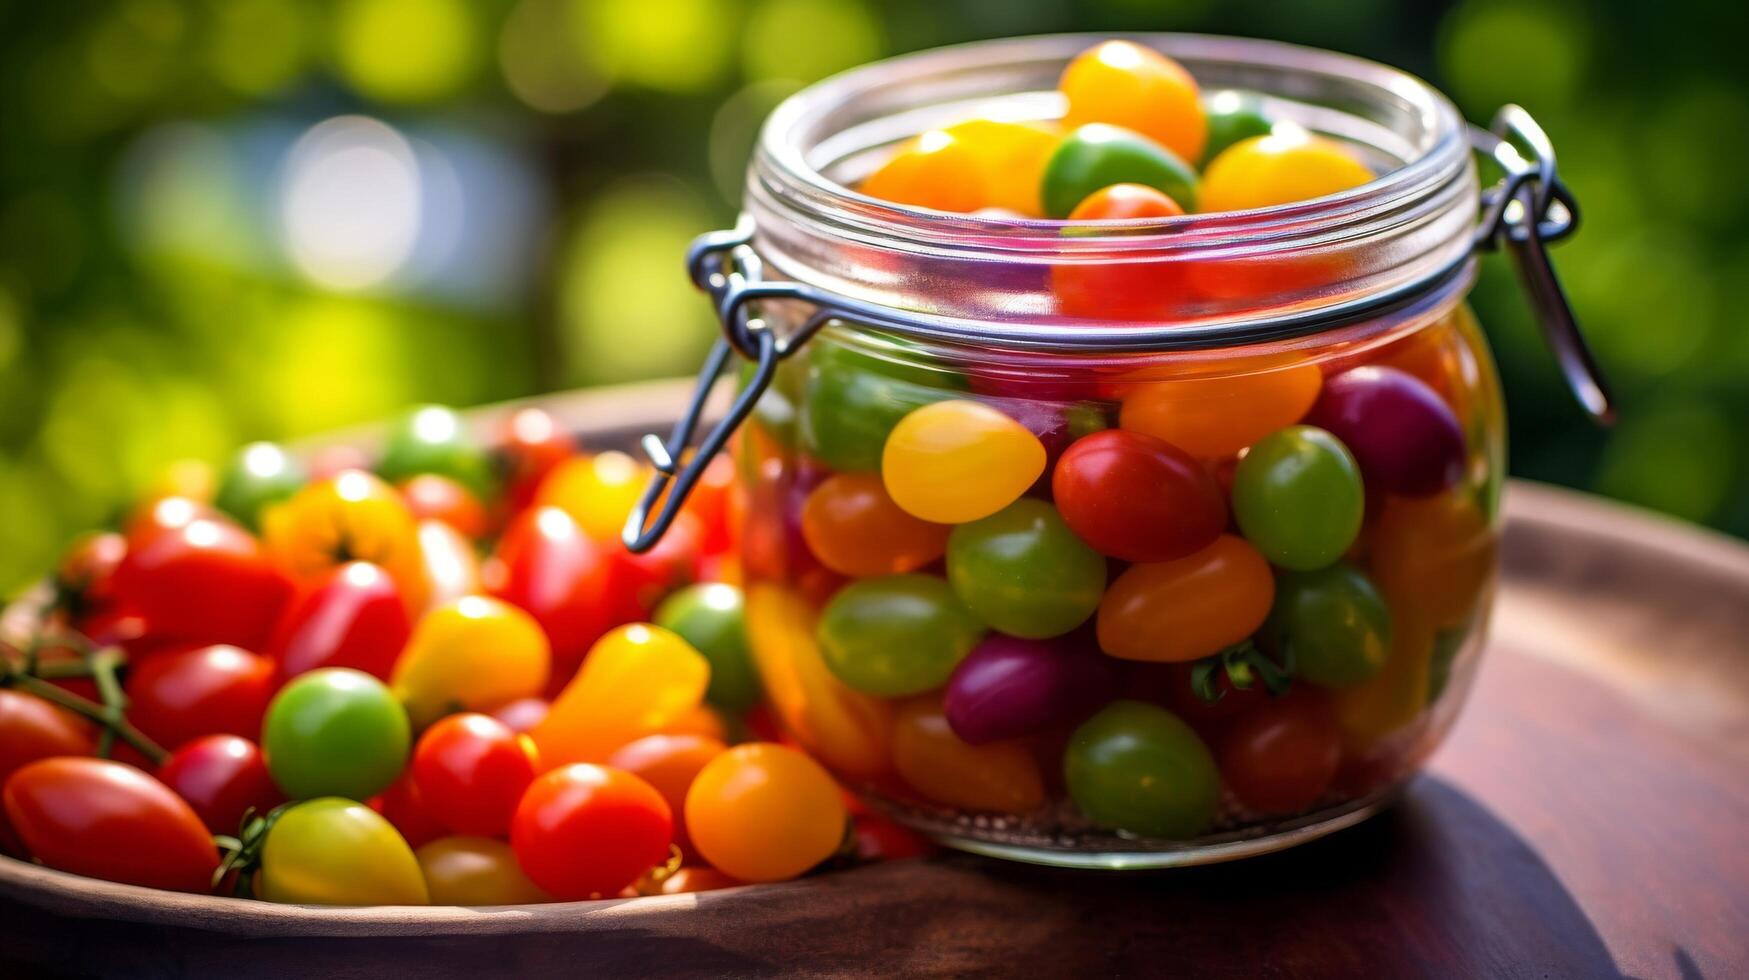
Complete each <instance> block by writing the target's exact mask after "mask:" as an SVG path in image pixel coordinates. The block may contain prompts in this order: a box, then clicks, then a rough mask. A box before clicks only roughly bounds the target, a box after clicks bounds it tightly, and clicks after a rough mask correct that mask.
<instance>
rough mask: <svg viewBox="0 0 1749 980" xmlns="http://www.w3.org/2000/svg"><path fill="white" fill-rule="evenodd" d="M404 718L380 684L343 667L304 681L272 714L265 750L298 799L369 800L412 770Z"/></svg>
mask: <svg viewBox="0 0 1749 980" xmlns="http://www.w3.org/2000/svg"><path fill="white" fill-rule="evenodd" d="M410 741H411V739H410V734H409V731H408V726H407V713H406V712H405V711H403V710H402V709H401V706H400V705H399V704H397V703H396V702H395V698H394V695H392V694H390V693H389V689H388V688H387V687H384V686H383V683H382V681H379V680H377V679H376V678H374V677H372V676H370V675H369V674H366V673H362V672H360V671H356V670H348V669H346V668H344V667H324V668H322V669H321V670H312V671H310V672H309V673H307V674H300V675H299V676H297V677H294V678H292V680H291V682H290V683H288V684H286V686H285V687H284V688H282V689H281V690H280V692H279V694H277V695H276V696H275V697H274V699H273V703H272V704H271V705H269V706H268V708H267V719H266V721H264V722H263V723H262V726H261V748H262V751H263V752H265V753H266V755H267V769H268V771H269V772H271V773H272V774H273V781H274V782H275V783H276V784H278V785H279V788H280V789H282V790H284V791H285V793H286V795H287V796H290V797H291V798H293V799H308V798H310V797H315V796H328V795H333V796H344V797H347V798H349V799H354V800H366V799H369V798H370V797H372V796H374V795H376V794H377V793H380V792H382V791H383V790H385V789H387V788H388V787H389V784H390V783H393V782H394V781H395V777H397V776H399V775H400V774H401V770H402V769H404V768H406V766H407V747H408V743H409V742H410Z"/></svg>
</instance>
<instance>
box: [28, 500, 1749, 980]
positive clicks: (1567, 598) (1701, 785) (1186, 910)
mask: <svg viewBox="0 0 1749 980" xmlns="http://www.w3.org/2000/svg"><path fill="white" fill-rule="evenodd" d="M1506 514H1507V519H1508V524H1507V537H1506V547H1505V549H1504V554H1505V580H1504V589H1503V594H1502V596H1501V599H1500V605H1499V609H1498V615H1497V617H1496V620H1495V626H1494V630H1493V633H1492V639H1491V641H1490V645H1489V649H1488V651H1487V653H1486V656H1485V660H1484V664H1483V667H1482V670H1481V674H1480V678H1479V681H1478V684H1477V688H1476V690H1475V692H1474V694H1473V696H1472V699H1471V703H1470V704H1469V706H1468V708H1467V709H1466V711H1465V713H1464V716H1463V717H1462V718H1461V720H1460V721H1459V723H1458V725H1457V728H1456V730H1455V732H1454V733H1453V735H1452V736H1451V738H1450V740H1449V741H1448V743H1447V744H1446V746H1445V747H1444V748H1443V749H1441V750H1440V752H1439V753H1438V754H1437V755H1436V756H1435V757H1434V760H1433V762H1432V764H1431V766H1430V767H1429V769H1428V771H1427V772H1426V774H1424V775H1423V776H1422V777H1420V778H1419V779H1418V780H1417V781H1416V782H1415V783H1413V784H1412V785H1411V787H1410V788H1409V789H1408V791H1407V792H1406V793H1405V795H1404V797H1403V799H1402V800H1401V802H1400V803H1399V804H1398V805H1397V806H1396V807H1395V808H1393V809H1391V810H1389V811H1387V812H1386V813H1385V814H1383V815H1381V816H1379V817H1377V818H1375V819H1373V820H1371V821H1369V822H1367V823H1364V824H1362V825H1360V826H1358V827H1355V828H1353V829H1351V830H1347V831H1343V832H1341V833H1339V834H1336V835H1334V836H1332V837H1330V838H1327V839H1324V840H1322V841H1318V842H1316V843H1313V844H1309V845H1306V846H1304V847H1301V848H1299V849H1297V850H1294V851H1289V852H1286V853H1282V854H1276V855H1271V856H1268V857H1262V858H1254V859H1251V860H1247V861H1243V862H1239V863H1235V864H1229V865H1218V866H1211V867H1203V868H1190V869H1181V870H1174V871H1164V872H1155V873H1146V874H1138V873H1130V874H1112V873H1100V872H1067V871H1055V870H1050V869H1043V868H1033V867H1025V866H1020V865H1012V864H1005V863H1002V862H998V861H992V860H986V859H981V858H975V857H971V856H966V855H946V856H942V857H938V858H932V859H928V860H923V861H905V862H894V863H890V864H885V865H877V866H872V867H867V868H861V869H857V870H854V871H849V872H842V873H838V874H830V875H822V876H819V877H816V878H811V879H807V880H804V881H799V882H791V883H787V884H782V885H768V886H754V887H747V888H739V889H732V890H729V891H724V892H715V893H706V894H703V895H696V896H693V895H679V896H667V897H660V898H648V899H638V900H633V901H608V902H593V903H575V904H571V905H563V906H537V907H528V908H519V909H497V910H470V909H453V908H451V909H430V910H410V909H354V910H330V909H310V908H298V907H287V906H273V905H269V904H267V903H240V902H233V901H228V900H220V899H212V898H206V897H196V896H170V895H166V894H164V893H148V892H145V891H143V890H141V889H134V888H130V887H128V886H120V885H112V884H108V883H103V882H95V881H90V880H87V879H76V878H73V877H71V876H67V875H62V874H59V873H57V872H51V871H46V870H44V869H41V868H34V867H30V866H27V865H22V864H19V863H18V862H13V861H5V860H3V859H0V976H16V975H28V974H31V973H36V972H40V970H41V968H42V967H48V968H49V969H51V970H54V971H56V972H60V971H70V972H73V973H84V972H101V973H111V974H117V975H128V976H149V975H189V974H193V975H208V976H216V975H228V976H241V975H261V974H278V975H287V976H293V975H296V976H332V977H365V976H387V975H396V974H398V973H401V972H404V971H405V972H416V973H417V974H418V975H420V976H424V977H435V976H467V975H472V976H475V977H482V976H495V975H507V974H510V975H525V976H532V975H561V974H562V975H567V976H578V975H587V976H593V975H603V976H613V977H620V976H645V975H649V976H677V975H684V976H693V975H698V976H719V975H756V974H775V973H783V974H786V975H966V974H989V973H996V974H1003V975H1026V976H1103V975H1125V976H1155V975H1197V976H1243V977H1256V976H1266V977H1267V976H1282V977H1322V976H1342V977H1351V976H1368V977H1372V976H1450V977H1475V976H1524V977H1572V976H1617V975H1627V976H1634V977H1681V978H1688V977H1703V976H1704V977H1743V976H1749V846H1746V843H1745V834H1746V832H1749V547H1745V546H1743V545H1741V544H1739V543H1735V542H1732V541H1729V540H1726V539H1724V538H1720V537H1716V536H1712V535H1708V534H1705V533H1703V532H1700V531H1696V530H1693V529H1690V528H1687V527H1683V526H1680V525H1676V524H1673V523H1669V522H1665V521H1662V520H1660V519H1657V518H1653V517H1650V516H1646V515H1644V514H1641V513H1638V512H1635V511H1631V510H1628V509H1626V508H1622V507H1618V506H1615V505H1611V504H1606V503H1602V502H1599V501H1596V500H1593V499H1590V498H1586V497H1582V496H1579V495H1576V494H1572V493H1568V492H1564V491H1559V490H1554V489H1550V488H1546V487H1538V486H1535V485H1526V484H1515V485H1513V486H1512V487H1511V489H1510V491H1509V493H1508V497H1507V507H1506Z"/></svg>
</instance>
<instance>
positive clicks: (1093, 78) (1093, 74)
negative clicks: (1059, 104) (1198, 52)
mask: <svg viewBox="0 0 1749 980" xmlns="http://www.w3.org/2000/svg"><path fill="white" fill-rule="evenodd" d="M1057 88H1059V89H1061V90H1062V93H1063V95H1064V96H1066V97H1067V98H1068V100H1069V112H1068V115H1067V116H1065V117H1064V119H1063V122H1064V124H1065V125H1069V126H1079V125H1081V124H1083V123H1111V124H1113V125H1116V126H1127V127H1128V128H1130V129H1133V130H1136V131H1137V132H1139V133H1144V134H1146V135H1147V136H1148V137H1149V138H1150V139H1153V140H1155V141H1157V142H1159V143H1160V144H1161V145H1163V146H1166V147H1169V148H1170V149H1171V150H1172V152H1173V153H1176V154H1177V155H1178V156H1179V157H1181V158H1183V159H1185V160H1200V159H1202V151H1203V145H1204V143H1205V142H1206V141H1207V138H1208V124H1207V122H1206V121H1205V119H1204V116H1203V107H1202V100H1201V98H1200V97H1199V95H1198V92H1197V87H1196V79H1194V78H1192V77H1191V75H1190V72H1188V71H1185V70H1184V66H1183V65H1180V64H1179V63H1178V62H1176V61H1173V60H1172V59H1171V58H1168V57H1166V56H1165V55H1163V54H1161V53H1159V52H1158V51H1155V50H1153V49H1151V48H1145V47H1142V46H1141V45H1139V44H1135V43H1133V42H1130V41H1106V42H1104V43H1102V44H1099V45H1096V46H1094V47H1092V48H1089V49H1088V50H1086V51H1084V52H1082V53H1081V54H1080V55H1077V56H1076V58H1075V60H1074V61H1071V62H1069V67H1068V68H1066V69H1064V71H1063V77H1062V79H1061V80H1060V81H1059V82H1058V83H1057Z"/></svg>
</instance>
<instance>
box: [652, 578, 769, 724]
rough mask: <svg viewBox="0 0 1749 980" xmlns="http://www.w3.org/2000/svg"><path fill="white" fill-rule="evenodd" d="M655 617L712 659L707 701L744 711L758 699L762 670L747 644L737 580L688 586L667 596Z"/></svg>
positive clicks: (743, 612)
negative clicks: (726, 582)
mask: <svg viewBox="0 0 1749 980" xmlns="http://www.w3.org/2000/svg"><path fill="white" fill-rule="evenodd" d="M654 622H655V624H656V625H657V626H660V627H662V628H663V629H667V630H671V631H672V632H673V633H674V634H675V635H676V636H679V637H680V638H681V639H683V640H685V641H686V642H688V643H690V644H692V647H693V649H695V650H697V651H698V652H699V653H701V654H703V655H704V658H705V659H706V660H707V661H709V662H710V675H711V679H710V686H709V687H707V688H706V689H705V693H704V696H705V700H706V701H709V702H710V703H711V704H714V705H716V706H717V707H719V708H722V709H724V710H726V711H745V710H746V709H748V708H750V707H752V706H753V705H754V703H756V702H757V701H758V700H759V695H760V688H759V674H758V672H757V671H755V670H754V668H753V654H752V651H751V650H749V649H748V644H747V611H746V604H745V601H744V600H743V598H742V596H741V590H740V589H737V588H735V587H734V586H732V585H723V584H722V583H709V584H703V585H689V586H687V587H686V588H684V589H681V590H679V591H678V592H675V593H674V594H673V595H670V596H669V597H668V598H667V599H665V600H663V602H662V605H661V607H660V608H658V609H657V610H656V615H655V618H654Z"/></svg>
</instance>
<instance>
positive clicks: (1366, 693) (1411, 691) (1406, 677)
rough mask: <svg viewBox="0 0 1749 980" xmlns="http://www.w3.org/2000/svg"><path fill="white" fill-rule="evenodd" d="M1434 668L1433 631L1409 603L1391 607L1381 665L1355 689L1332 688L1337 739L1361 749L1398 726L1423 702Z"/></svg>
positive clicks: (1414, 715) (1416, 714)
mask: <svg viewBox="0 0 1749 980" xmlns="http://www.w3.org/2000/svg"><path fill="white" fill-rule="evenodd" d="M1432 667H1433V630H1432V628H1431V627H1429V625H1428V622H1427V616H1426V614H1425V613H1422V612H1420V611H1419V610H1416V609H1415V608H1414V607H1413V606H1408V605H1403V604H1396V605H1393V606H1392V607H1391V650H1390V653H1389V654H1388V655H1387V656H1386V658H1385V665H1384V667H1383V668H1382V669H1381V670H1380V671H1379V672H1378V673H1377V674H1374V675H1373V676H1372V678H1371V679H1369V680H1366V681H1364V682H1362V683H1360V684H1358V685H1356V686H1354V687H1348V688H1343V689H1341V690H1338V691H1335V692H1334V693H1333V695H1332V702H1333V703H1334V705H1335V708H1336V725H1337V728H1338V729H1339V730H1340V731H1341V733H1342V741H1343V743H1344V744H1346V745H1348V746H1349V747H1350V748H1353V749H1364V748H1366V747H1367V746H1369V745H1371V744H1372V743H1374V742H1377V741H1379V740H1380V739H1382V738H1384V737H1386V736H1387V735H1390V734H1391V733H1393V732H1396V731H1398V730H1400V729H1402V728H1403V727H1404V726H1405V725H1408V724H1409V723H1410V722H1412V721H1414V720H1415V719H1416V718H1417V717H1419V716H1420V714H1421V711H1422V709H1423V708H1424V707H1425V706H1426V704H1427V691H1428V678H1429V675H1430V673H1431V671H1432Z"/></svg>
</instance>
